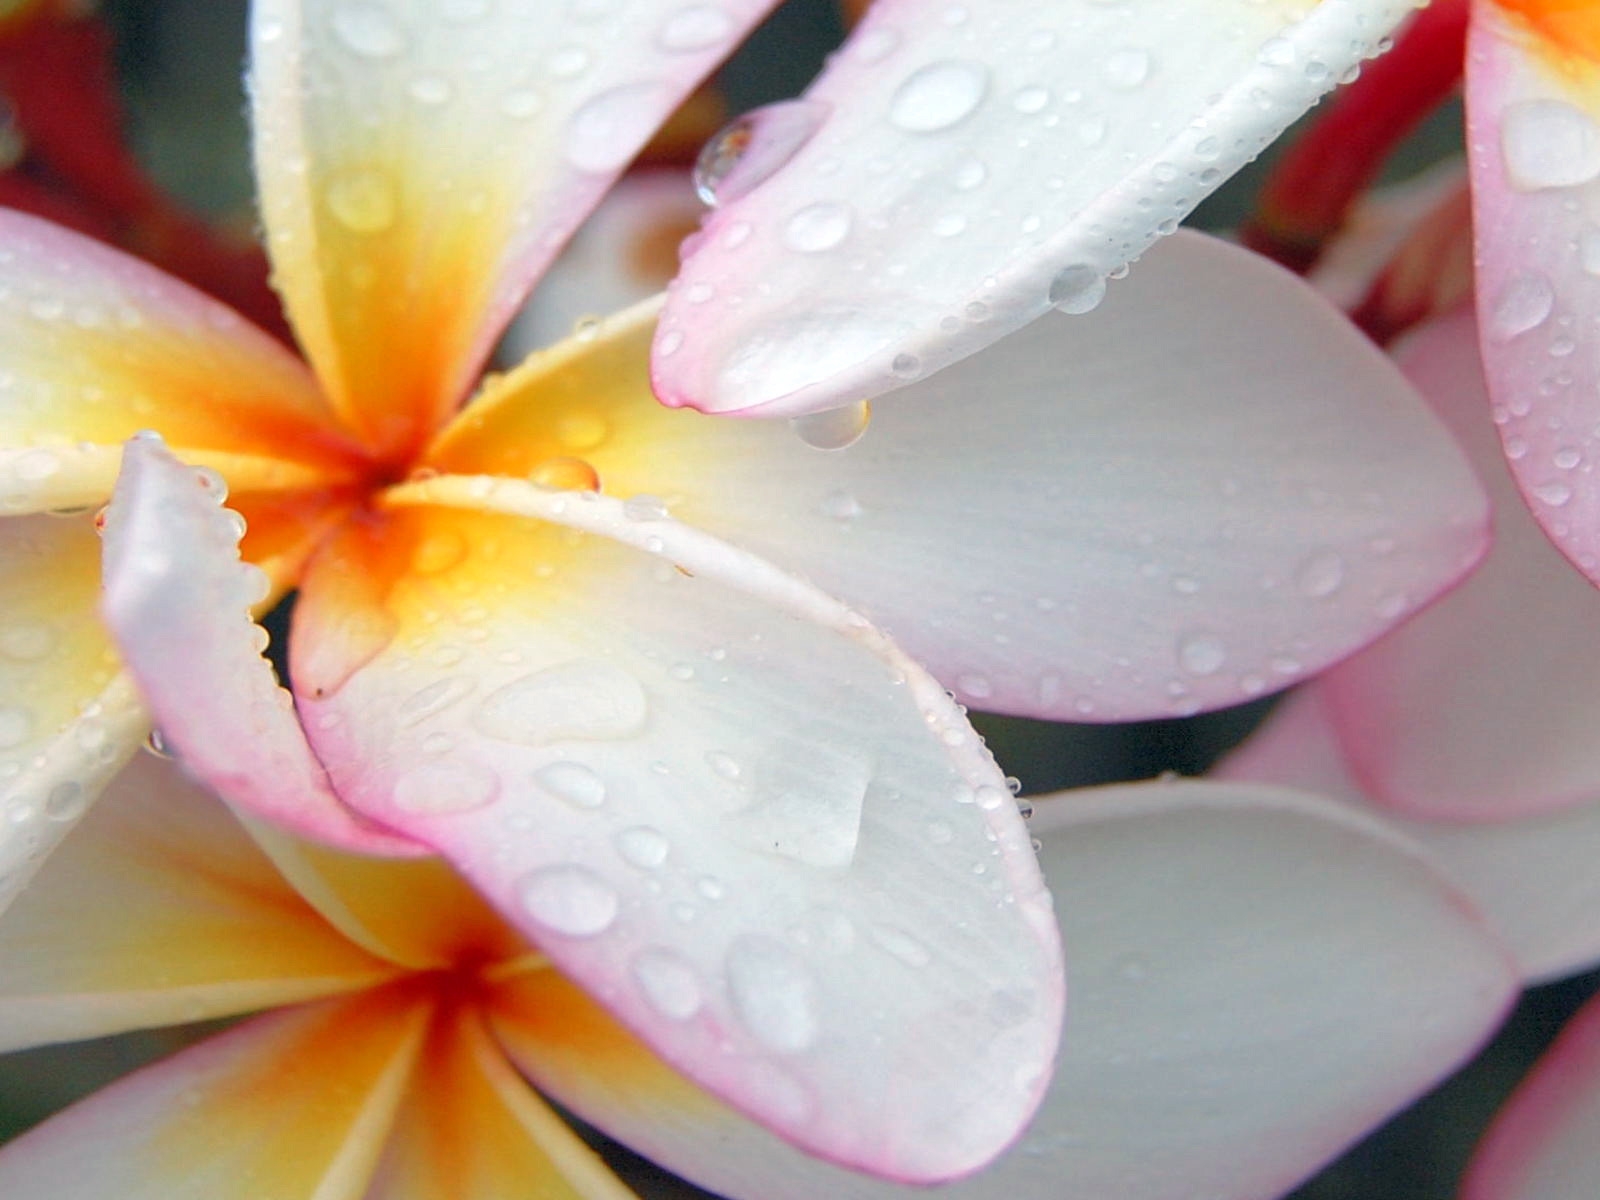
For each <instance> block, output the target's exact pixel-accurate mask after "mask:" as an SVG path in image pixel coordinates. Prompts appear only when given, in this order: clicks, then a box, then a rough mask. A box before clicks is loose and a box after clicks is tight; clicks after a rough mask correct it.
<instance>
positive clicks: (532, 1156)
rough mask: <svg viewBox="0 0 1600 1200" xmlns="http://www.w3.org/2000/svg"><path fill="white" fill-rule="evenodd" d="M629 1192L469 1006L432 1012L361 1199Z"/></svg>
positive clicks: (587, 1196)
mask: <svg viewBox="0 0 1600 1200" xmlns="http://www.w3.org/2000/svg"><path fill="white" fill-rule="evenodd" d="M534 1196H537V1197H538V1198H539V1200H631V1198H632V1196H633V1193H632V1192H630V1191H629V1190H628V1189H627V1188H626V1187H624V1186H623V1185H622V1183H621V1182H619V1181H618V1179H617V1177H616V1176H615V1175H613V1174H612V1173H611V1171H610V1169H609V1168H607V1167H606V1165H605V1163H603V1162H602V1161H601V1160H600V1156H599V1155H597V1154H596V1153H595V1152H594V1151H593V1150H591V1149H590V1148H589V1147H588V1146H586V1145H584V1143H583V1141H582V1140H581V1139H580V1138H579V1137H578V1135H577V1134H576V1133H574V1132H573V1131H572V1129H571V1128H570V1127H569V1126H568V1125H567V1124H566V1123H565V1122H564V1121H562V1120H561V1118H560V1117H558V1116H557V1115H556V1114H555V1113H554V1112H553V1111H552V1110H551V1108H550V1106H549V1105H547V1104H546V1103H545V1102H544V1101H543V1100H541V1099H540V1098H539V1096H538V1095H537V1094H536V1093H535V1092H534V1091H533V1089H532V1088H531V1087H530V1086H529V1085H528V1084H527V1082H526V1081H524V1080H523V1079H522V1078H521V1076H519V1075H518V1074H517V1073H516V1071H515V1070H513V1069H512V1067H511V1066H510V1064H509V1063H508V1062H507V1061H506V1058H505V1053H504V1051H502V1050H501V1048H500V1046H499V1045H498V1044H496V1043H495V1041H494V1039H493V1038H491V1037H490V1036H489V1033H488V1031H487V1029H486V1028H485V1027H484V1023H483V1017H482V1015H481V1014H480V1013H479V1012H478V1011H477V1010H476V1009H474V1008H471V1007H466V1006H463V1007H460V1008H457V1009H456V1010H455V1011H453V1012H441V1013H440V1014H439V1016H438V1019H436V1020H435V1022H434V1026H433V1030H432V1032H431V1035H430V1036H429V1039H428V1042H427V1045H426V1047H425V1048H424V1050H423V1053H422V1057H421V1061H420V1062H419V1063H418V1067H417V1075H416V1081H415V1084H414V1086H412V1087H411V1088H410V1089H409V1090H408V1091H407V1093H406V1098H405V1103H404V1104H403V1105H402V1106H401V1108H400V1111H399V1114H398V1115H397V1117H396V1120H395V1127H394V1135H393V1136H392V1137H391V1138H390V1139H389V1143H388V1148H387V1151H386V1153H385V1155H384V1158H383V1160H382V1162H380V1163H379V1165H378V1170H377V1173H376V1175H375V1177H374V1179H373V1184H372V1189H371V1191H369V1192H368V1193H367V1197H366V1200H467V1198H469V1197H470V1198H471V1200H511V1198H513V1197H534Z"/></svg>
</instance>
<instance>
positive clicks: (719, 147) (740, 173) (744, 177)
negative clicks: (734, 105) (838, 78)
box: [693, 100, 830, 208]
mask: <svg viewBox="0 0 1600 1200" xmlns="http://www.w3.org/2000/svg"><path fill="white" fill-rule="evenodd" d="M829 111H830V110H829V106H828V105H826V104H824V103H822V102H820V101H816V100H786V101H782V102H780V103H778V104H768V105H766V106H765V107H763V108H757V109H752V110H751V111H750V112H747V113H745V114H743V115H742V116H740V117H737V118H735V119H734V120H733V121H731V122H729V123H728V124H727V125H725V126H724V127H723V128H722V129H721V131H719V132H718V133H717V134H716V135H715V136H714V137H712V139H711V140H710V141H709V142H707V143H706V144H705V146H704V147H703V148H702V149H701V151H700V155H699V157H698V158H696V159H695V164H694V175H693V179H694V190H695V194H696V195H698V196H699V197H700V200H701V202H702V203H704V204H705V205H707V206H708V207H711V208H716V207H717V206H718V205H721V204H728V203H731V202H732V201H734V200H737V199H738V198H739V197H740V196H743V195H745V194H747V193H748V192H750V191H752V190H753V189H754V188H755V187H757V186H758V185H759V184H762V183H765V182H766V181H767V180H768V179H770V178H771V177H772V176H773V175H774V174H775V173H776V172H777V171H778V170H779V169H780V168H781V167H783V166H784V164H786V163H787V162H789V160H790V159H792V158H793V157H794V156H795V155H796V154H797V153H799V151H800V148H801V147H802V146H804V145H805V144H806V143H807V142H808V141H810V140H811V137H812V135H813V134H815V133H816V131H817V129H818V128H819V127H820V126H821V125H822V123H823V121H825V120H826V119H827V116H828V113H829Z"/></svg>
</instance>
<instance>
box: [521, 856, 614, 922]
mask: <svg viewBox="0 0 1600 1200" xmlns="http://www.w3.org/2000/svg"><path fill="white" fill-rule="evenodd" d="M517 896H518V899H519V900H520V901H521V903H522V907H523V910H524V911H525V912H527V914H528V915H529V916H530V917H532V918H533V919H534V920H535V921H537V922H539V924H541V925H543V926H544V927H545V928H546V929H550V930H553V931H554V932H556V933H562V934H565V935H566V936H568V937H594V936H595V935H596V934H599V933H604V932H605V931H606V930H607V929H609V928H611V925H612V922H614V921H615V920H616V919H617V911H618V909H619V907H620V902H619V901H618V899H617V893H616V891H615V890H614V889H613V888H612V887H611V885H610V884H609V883H607V882H606V881H605V880H603V879H601V878H600V876H598V875H596V874H595V873H594V872H593V871H591V870H590V869H589V868H588V867H584V866H579V865H578V864H577V863H567V864H562V865H559V866H554V867H543V868H541V869H540V870H537V871H534V872H533V873H532V874H531V875H529V876H528V877H527V878H525V879H524V880H523V881H522V883H521V884H520V885H519V886H518V889H517Z"/></svg>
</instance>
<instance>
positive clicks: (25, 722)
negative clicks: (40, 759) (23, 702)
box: [0, 704, 33, 750]
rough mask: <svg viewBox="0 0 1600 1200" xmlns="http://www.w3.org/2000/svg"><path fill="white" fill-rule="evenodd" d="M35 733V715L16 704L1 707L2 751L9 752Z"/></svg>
mask: <svg viewBox="0 0 1600 1200" xmlns="http://www.w3.org/2000/svg"><path fill="white" fill-rule="evenodd" d="M32 732H33V714H32V713H31V712H29V711H28V710H27V709H25V708H18V707H17V706H16V705H14V704H3V705H0V750H9V749H11V748H12V747H13V746H20V745H21V744H22V743H23V742H25V741H27V740H28V735H29V734H30V733H32Z"/></svg>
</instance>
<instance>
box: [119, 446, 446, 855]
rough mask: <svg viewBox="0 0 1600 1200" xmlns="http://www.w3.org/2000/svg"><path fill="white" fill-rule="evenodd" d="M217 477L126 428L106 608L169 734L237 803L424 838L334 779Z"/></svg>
mask: <svg viewBox="0 0 1600 1200" xmlns="http://www.w3.org/2000/svg"><path fill="white" fill-rule="evenodd" d="M221 505H222V497H221V495H220V494H219V492H218V489H217V487H216V485H215V483H214V482H213V481H212V480H211V479H209V478H208V477H207V476H206V475H204V474H203V473H200V472H197V471H194V470H192V469H190V468H188V467H186V466H184V465H183V464H182V463H180V462H178V461H177V459H175V458H173V457H172V456H171V455H170V454H168V453H167V451H166V449H165V448H164V447H163V446H162V444H161V439H160V438H159V437H156V436H155V435H154V434H141V435H140V436H138V437H135V438H133V439H131V440H130V441H129V443H128V448H127V451H126V453H125V454H124V457H123V468H122V475H121V477H120V478H119V479H118V481H117V490H116V494H115V496H114V497H113V498H112V501H111V504H110V506H109V507H108V508H107V510H106V514H105V527H104V541H105V568H104V576H105V578H104V585H103V590H104V597H103V601H102V604H101V612H102V614H103V616H104V618H105V622H106V625H107V626H108V627H109V628H110V630H111V633H112V636H113V637H114V638H116V640H117V643H118V647H119V649H120V650H121V651H122V656H123V658H124V660H125V661H126V663H127V665H128V669H129V671H130V672H132V674H133V675H134V677H135V678H136V679H137V680H138V681H139V685H140V688H141V691H142V693H143V695H144V698H145V701H146V703H148V704H149V705H150V709H151V711H152V712H153V713H154V714H155V719H156V723H157V724H158V725H159V726H160V727H161V731H162V736H163V739H164V740H166V741H167V742H168V743H169V744H170V745H171V747H172V748H173V749H174V750H175V751H177V753H178V754H179V755H181V756H182V758H183V760H184V765H185V766H186V767H187V768H188V769H189V771H190V772H192V773H193V774H194V775H195V776H196V777H197V778H198V779H200V780H202V781H203V782H204V783H205V784H206V785H207V786H209V787H211V788H213V789H214V790H215V791H217V792H218V793H219V794H220V795H221V796H222V797H223V798H224V799H226V800H228V801H229V802H230V803H234V804H237V805H239V806H240V807H241V808H243V809H245V810H247V811H249V812H251V813H254V814H256V815H259V816H262V817H266V818H268V819H270V820H274V821H278V822H280V823H282V824H285V825H287V826H288V827H289V828H291V829H294V830H296V831H297V832H299V833H301V834H303V835H304V836H306V837H310V838H318V839H321V840H324V841H328V842H332V843H333V844H335V845H339V846H343V847H346V848H348V849H351V850H358V851H362V852H364V853H372V854H395V855H408V854H421V853H425V851H424V850H423V848H422V847H420V846H418V845H417V844H416V843H414V842H411V841H410V840H409V839H406V838H404V837H399V836H396V835H394V834H391V833H388V832H386V831H384V830H382V829H379V828H377V827H376V826H373V825H371V824H370V823H369V822H367V821H366V820H364V819H363V818H361V817H359V816H357V815H356V814H354V813H352V812H351V811H350V810H349V809H347V808H346V807H345V806H344V805H343V804H342V803H341V802H340V801H339V798H338V797H337V796H335V795H334V794H333V792H332V790H331V789H330V788H329V786H328V781H327V777H326V775H325V774H324V772H323V770H322V766H321V764H320V763H318V762H317V760H316V756H315V755H314V754H313V753H312V752H311V747H310V746H309V745H308V744H307V743H306V739H305V734H304V732H303V731H302V730H301V728H300V723H299V721H298V719H297V718H296V717H295V713H294V703H293V699H292V698H291V697H290V695H289V693H288V691H287V690H286V689H284V688H282V687H280V686H279V685H278V682H277V678H276V676H275V675H274V673H273V669H272V666H271V664H270V663H268V662H267V661H266V659H264V658H263V657H262V656H261V652H262V651H263V650H264V649H265V648H266V644H267V639H266V631H265V630H264V629H262V628H261V626H259V625H257V624H255V622H254V621H253V620H252V619H251V616H250V610H251V608H252V607H253V606H256V605H259V604H260V603H261V602H262V601H264V600H265V599H266V598H267V596H268V594H269V592H270V591H271V584H270V582H269V581H268V579H267V577H266V575H265V573H264V572H262V571H261V570H260V569H259V568H257V567H255V566H252V565H250V564H245V563H241V562H240V561H239V551H238V541H239V536H240V534H241V533H242V532H243V530H242V528H241V525H242V522H240V521H239V520H238V518H237V517H236V516H235V515H234V514H233V513H231V512H229V511H227V510H226V509H224V508H222V506H221Z"/></svg>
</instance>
